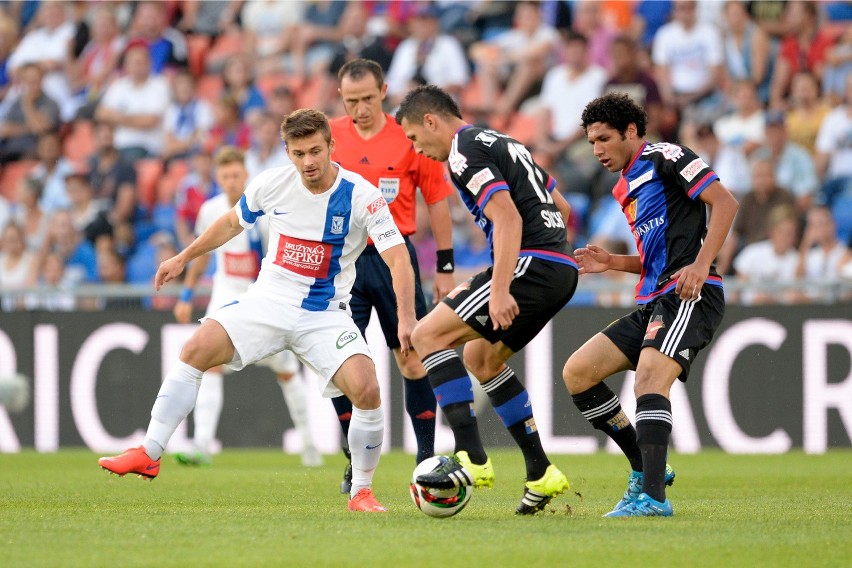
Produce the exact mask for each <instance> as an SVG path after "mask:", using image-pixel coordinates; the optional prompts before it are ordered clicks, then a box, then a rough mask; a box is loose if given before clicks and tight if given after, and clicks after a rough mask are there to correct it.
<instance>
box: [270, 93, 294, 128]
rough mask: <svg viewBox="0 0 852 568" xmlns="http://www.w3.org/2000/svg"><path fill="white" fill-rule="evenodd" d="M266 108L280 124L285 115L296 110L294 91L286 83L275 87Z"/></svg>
mask: <svg viewBox="0 0 852 568" xmlns="http://www.w3.org/2000/svg"><path fill="white" fill-rule="evenodd" d="M266 110H267V111H269V112H270V113H272V116H273V117H275V121H276V122H277V123H278V124H279V125H280V124H281V123H282V122H283V121H284V117H286V116H289V115H290V113H291V112H293V111H294V110H296V97H295V96H294V95H293V91H291V90H290V89H288V88H287V87H285V86H284V85H279V86H277V87H275V89H274V90H273V91H272V96H270V97H269V104H268V105H267V108H266Z"/></svg>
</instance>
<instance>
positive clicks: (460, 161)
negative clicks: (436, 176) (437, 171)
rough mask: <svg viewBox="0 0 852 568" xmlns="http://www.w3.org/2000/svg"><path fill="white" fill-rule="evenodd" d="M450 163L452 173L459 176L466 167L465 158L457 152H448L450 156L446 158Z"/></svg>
mask: <svg viewBox="0 0 852 568" xmlns="http://www.w3.org/2000/svg"><path fill="white" fill-rule="evenodd" d="M447 161H448V162H449V164H450V169H451V170H452V172H453V173H454V174H456V175H457V176H460V175H462V174H463V173H464V171H465V170H466V169H467V158H466V157H465V155H464V154H461V153H459V152H450V157H449V158H447Z"/></svg>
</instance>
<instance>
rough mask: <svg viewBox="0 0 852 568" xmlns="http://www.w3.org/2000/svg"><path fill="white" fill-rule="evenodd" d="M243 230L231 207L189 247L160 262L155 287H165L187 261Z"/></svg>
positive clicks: (177, 274) (181, 270)
mask: <svg viewBox="0 0 852 568" xmlns="http://www.w3.org/2000/svg"><path fill="white" fill-rule="evenodd" d="M242 231H243V227H242V225H240V221H239V219H238V218H237V213H236V212H235V211H234V210H233V209H231V210H230V211H228V212H227V213H225V214H224V215H222V216H221V217H219V218H218V219H216V221H214V222H213V224H212V225H210V227H208V228H207V230H206V231H204V232H203V233H201V235H199V236H198V238H197V239H195V240H194V241H192V243H190V245H189V246H188V247H186V248H185V249H183V250H182V251H181V252H180V253H178V254H176V255H175V256H173V257H171V258H170V259H168V260H164V261H163V262H162V263H161V264H160V267H159V268H158V269H157V275H156V276H155V277H154V289H155V290H157V291H159V290H160V288H162V287H163V284H166V283H168V282H171V281H172V280H174V279H175V278H177V277H178V276H180V273H181V272H183V269H184V267H185V266H186V263H188V262H190V261H192V260H194V259H196V258H198V257H199V256H201V255H203V254H207V253H208V252H210V251H211V250H213V249H215V248H217V247H220V246H222V245H223V244H225V243H227V242H228V241H230V240H231V239H233V238H234V237H236V236H237V235H239V234H240V233H241V232H242Z"/></svg>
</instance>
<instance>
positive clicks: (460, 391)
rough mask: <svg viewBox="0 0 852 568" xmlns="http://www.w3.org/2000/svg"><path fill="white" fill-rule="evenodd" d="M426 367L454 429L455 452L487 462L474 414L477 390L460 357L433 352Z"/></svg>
mask: <svg viewBox="0 0 852 568" xmlns="http://www.w3.org/2000/svg"><path fill="white" fill-rule="evenodd" d="M423 367H424V368H425V369H426V371H427V372H428V373H429V382H430V383H431V385H432V389H433V390H434V391H435V398H436V399H437V401H438V404H439V405H441V411H442V412H443V413H444V416H446V417H447V422H449V423H450V428H452V429H453V436H454V437H455V439H456V448H455V451H456V452H458V451H461V450H464V451H466V452H467V454H468V456H470V460H471V461H472V462H473V463H475V464H483V463H485V461H486V460H487V459H488V456H487V455H486V454H485V449H484V448H483V447H482V440H480V438H479V427H478V426H477V423H476V415H475V414H474V413H473V387H472V385H471V384H470V377H469V376H468V375H467V369H465V368H464V364H463V363H462V361H461V359H459V356H458V354H456V352H455V351H453V350H452V349H444V350H443V351H436V352H435V353H430V354H429V355H427V356H425V357H423Z"/></svg>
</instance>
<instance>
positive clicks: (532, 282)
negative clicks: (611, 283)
mask: <svg viewBox="0 0 852 568" xmlns="http://www.w3.org/2000/svg"><path fill="white" fill-rule="evenodd" d="M492 270H493V267H489V268H488V269H486V270H484V271H482V272H480V273H479V274H475V275H474V276H472V277H471V278H470V279H468V280H467V281H466V282H464V283H463V284H460V285H459V286H457V287H456V288H455V290H453V291H452V292H450V294H449V295H448V296H447V297H446V298H444V303H445V304H447V305H448V306H449V307H451V308H452V309H453V311H454V312H456V314H458V316H459V317H460V318H461V319H463V320H464V322H465V323H466V324H467V325H469V326H470V327H471V328H473V329H474V330H475V331H476V332H477V333H478V334H479V335H481V336H482V337H484V338H485V339H487V340H488V341H490V342H491V343H497V342H498V341H502V342H503V343H504V344H505V345H506V346H507V347H508V348H509V349H511V350H512V351H514V352H516V353H517V352H518V351H520V350H521V349H523V347H524V346H525V345H526V344H527V343H529V342H530V341H532V340H533V338H534V337H535V336H536V335H538V332H540V331H541V330H542V328H544V326H545V325H547V322H549V321H550V320H551V319H552V318H553V317H554V316H555V315H556V314H557V313H558V312H559V310H561V309H562V308H563V307H564V306H565V304H567V303H568V301H569V300H570V299H571V296H573V295H574V290H575V289H576V288H577V269H576V268H574V267H573V266H571V265H570V264H563V263H560V262H553V261H550V260H541V259H539V258H535V257H532V256H525V257H521V258H519V259H518V264H517V265H516V266H515V277H514V279H513V280H512V284H511V285H510V286H509V293H510V294H512V297H514V298H515V302H517V304H518V309H519V313H518V315H517V316H515V319H514V320H512V325H510V326H509V328H508V329H497V330H495V329H494V323H493V322H492V321H491V318H490V317H489V315H488V301H489V299H490V298H491V273H492Z"/></svg>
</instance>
